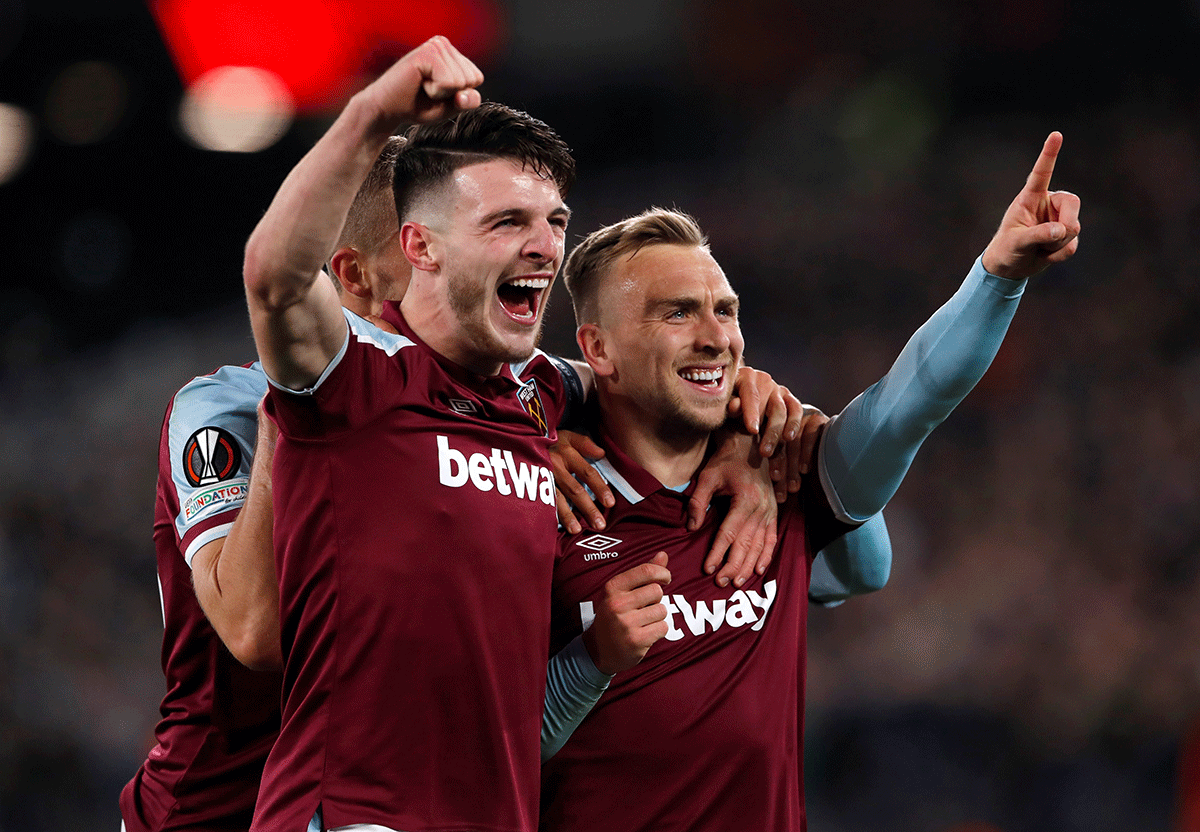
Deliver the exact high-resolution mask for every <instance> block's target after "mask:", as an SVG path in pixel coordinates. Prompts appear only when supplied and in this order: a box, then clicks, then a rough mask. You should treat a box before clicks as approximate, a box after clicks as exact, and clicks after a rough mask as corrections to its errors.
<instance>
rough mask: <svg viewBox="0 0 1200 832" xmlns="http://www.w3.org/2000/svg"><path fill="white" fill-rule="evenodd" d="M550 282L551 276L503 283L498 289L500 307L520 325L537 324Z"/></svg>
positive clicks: (538, 276) (529, 277) (517, 279)
mask: <svg viewBox="0 0 1200 832" xmlns="http://www.w3.org/2000/svg"><path fill="white" fill-rule="evenodd" d="M550 280H551V277H550V276H549V275H525V276H522V277H515V278H513V279H512V280H509V281H507V282H505V283H501V284H500V285H499V286H498V287H496V295H497V297H498V298H499V299H500V306H501V307H502V308H503V309H504V311H505V313H506V314H507V315H508V317H510V318H511V319H512V320H514V321H516V322H517V323H519V324H533V323H535V322H536V321H537V318H538V312H539V311H540V310H541V308H542V298H543V297H544V295H545V294H546V290H547V289H548V288H549V287H550Z"/></svg>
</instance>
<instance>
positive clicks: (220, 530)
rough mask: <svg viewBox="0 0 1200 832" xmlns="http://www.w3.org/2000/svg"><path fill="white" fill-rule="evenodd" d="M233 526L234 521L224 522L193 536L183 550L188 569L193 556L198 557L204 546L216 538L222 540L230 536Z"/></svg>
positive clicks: (190, 566)
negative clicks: (197, 554)
mask: <svg viewBox="0 0 1200 832" xmlns="http://www.w3.org/2000/svg"><path fill="white" fill-rule="evenodd" d="M231 528H233V521H232V520H230V521H229V522H228V523H222V524H221V525H219V526H213V527H212V528H211V529H205V530H204V531H202V532H200V534H198V535H196V536H195V537H194V538H192V542H191V543H189V544H188V545H187V548H186V549H185V550H184V551H183V560H184V563H186V564H187V566H188V569H191V568H192V558H194V557H196V553H197V552H199V551H200V550H201V549H202V548H204V547H205V546H207V545H208V544H209V543H212V542H213V541H214V540H221V539H223V538H226V537H228V536H229V530H230V529H231Z"/></svg>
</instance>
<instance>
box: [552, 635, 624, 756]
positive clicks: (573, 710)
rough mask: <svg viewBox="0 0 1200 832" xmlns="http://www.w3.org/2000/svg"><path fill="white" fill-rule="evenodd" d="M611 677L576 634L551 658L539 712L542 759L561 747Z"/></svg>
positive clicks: (589, 709) (581, 638) (604, 688)
mask: <svg viewBox="0 0 1200 832" xmlns="http://www.w3.org/2000/svg"><path fill="white" fill-rule="evenodd" d="M611 679H612V677H611V676H608V675H605V674H604V673H601V672H600V671H599V670H597V669H596V664H595V662H593V661H592V658H591V656H589V655H588V651H587V648H586V647H584V645H583V637H582V636H579V637H577V638H576V639H575V640H574V641H572V642H571V643H570V644H568V645H567V646H566V647H564V648H563V649H562V650H560V651H559V652H558V653H556V654H555V655H553V656H551V657H550V663H549V664H548V665H547V666H546V704H545V709H544V710H543V712H542V762H543V763H544V762H546V760H548V759H550V758H551V757H553V756H554V754H555V753H556V752H557V751H558V750H559V749H560V748H562V747H563V744H564V743H566V741H567V740H568V739H569V738H570V736H571V734H572V733H573V732H574V731H575V729H576V728H577V727H578V726H579V723H580V722H582V721H583V718H584V717H585V716H587V715H588V713H589V712H590V711H591V710H592V707H593V706H594V705H595V704H596V702H597V701H599V699H600V697H601V695H602V694H603V693H604V691H605V690H607V689H608V683H609V681H611Z"/></svg>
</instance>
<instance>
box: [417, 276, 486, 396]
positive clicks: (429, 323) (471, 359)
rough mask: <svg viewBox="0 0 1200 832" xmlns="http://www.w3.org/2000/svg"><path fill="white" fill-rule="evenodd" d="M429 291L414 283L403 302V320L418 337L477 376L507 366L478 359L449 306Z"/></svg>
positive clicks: (422, 283)
mask: <svg viewBox="0 0 1200 832" xmlns="http://www.w3.org/2000/svg"><path fill="white" fill-rule="evenodd" d="M418 287H419V288H418ZM426 287H427V283H426V281H416V280H414V281H412V282H411V283H410V284H409V287H408V291H407V292H405V293H404V298H403V299H402V300H401V301H400V311H401V312H402V313H403V314H404V320H405V322H406V323H407V324H408V325H409V327H411V328H412V331H413V332H415V333H416V334H417V337H419V338H420V339H421V340H422V341H424V342H425V344H426V345H427V346H428V347H429V348H430V349H432V350H433V351H434V352H436V353H437V354H438V355H440V356H442V357H443V358H447V359H449V360H451V361H453V362H454V363H455V364H458V365H459V366H460V367H464V368H465V369H467V370H470V371H471V372H473V373H476V374H477V375H481V376H494V375H496V374H497V373H499V372H500V369H501V368H502V367H503V366H504V363H503V362H501V361H496V360H495V359H492V358H484V357H481V356H480V355H478V354H477V353H476V351H475V350H473V349H472V348H471V346H470V341H469V339H467V338H465V337H464V336H463V334H462V331H461V329H460V327H459V323H458V320H457V318H455V316H454V313H453V312H452V311H451V310H450V309H449V308H447V306H446V304H444V303H440V302H438V300H439V299H438V298H436V297H435V296H433V295H432V294H430V293H429V292H428V291H427V288H426Z"/></svg>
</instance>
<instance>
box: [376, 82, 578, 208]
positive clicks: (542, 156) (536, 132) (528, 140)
mask: <svg viewBox="0 0 1200 832" xmlns="http://www.w3.org/2000/svg"><path fill="white" fill-rule="evenodd" d="M403 135H404V138H405V139H406V141H405V144H404V147H403V148H402V150H401V152H400V153H399V154H398V155H397V157H396V171H395V176H394V177H393V180H392V192H393V194H394V195H395V205H396V216H397V217H398V218H399V220H400V222H401V223H403V222H404V217H405V216H406V215H407V213H408V211H410V210H411V209H412V206H413V204H414V203H415V201H416V199H417V198H418V197H419V196H421V195H422V194H424V193H426V192H428V191H429V190H430V189H431V188H434V187H436V186H437V185H439V184H441V183H442V182H444V181H446V180H447V179H448V178H449V177H450V175H451V174H453V173H454V172H455V171H456V170H458V169H459V168H462V167H466V166H467V165H473V164H476V163H478V162H486V161H488V160H490V159H511V160H513V161H514V162H519V163H521V165H523V166H524V167H526V168H529V169H530V170H533V171H534V172H536V173H537V174H539V175H540V176H544V177H546V178H547V179H551V180H553V181H554V184H555V185H557V186H558V192H559V193H560V194H561V195H562V196H564V197H565V196H566V195H567V191H569V190H570V189H571V185H572V184H573V183H574V182H575V158H574V157H573V156H572V155H571V149H570V148H569V147H567V144H566V142H564V141H563V140H562V139H561V138H559V135H558V134H557V133H555V132H554V131H553V130H552V129H550V127H549V126H548V125H547V124H546V123H545V122H543V121H539V120H538V119H536V118H534V117H533V116H531V115H529V114H528V113H523V112H521V111H520V110H514V109H513V108H512V107H506V106H505V105H503V104H497V103H496V102H494V101H486V102H484V103H483V104H480V105H479V106H478V107H476V108H474V109H471V110H463V111H462V112H461V113H458V114H457V115H455V116H453V117H452V118H448V119H445V120H443V121H438V122H434V123H432V124H419V125H415V126H413V127H410V128H409V129H408V130H406V131H405V132H404V134H403Z"/></svg>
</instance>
